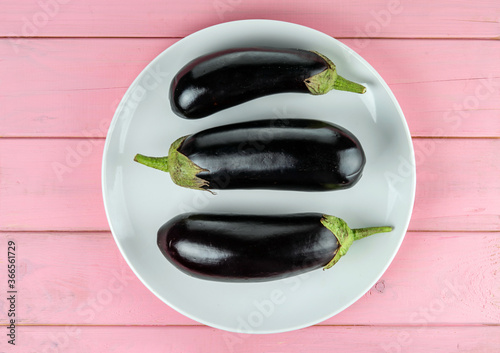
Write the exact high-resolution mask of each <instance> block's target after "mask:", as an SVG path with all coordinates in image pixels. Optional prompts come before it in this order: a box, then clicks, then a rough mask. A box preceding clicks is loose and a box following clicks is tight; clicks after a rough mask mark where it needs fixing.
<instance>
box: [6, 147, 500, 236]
mask: <svg viewBox="0 0 500 353" xmlns="http://www.w3.org/2000/svg"><path fill="white" fill-rule="evenodd" d="M103 145H104V141H103V140H102V139H0V170H1V171H2V176H1V179H0V230H35V231H36V230H65V231H78V230H108V229H109V226H108V223H107V220H106V216H105V212H104V206H103V201H102V195H101V159H102V150H103ZM414 148H415V155H416V167H417V180H418V186H417V191H416V201H415V207H414V212H413V215H412V220H411V223H410V229H411V230H420V231H428V230H438V231H441V230H445V231H454V230H457V231H464V230H469V231H476V230H478V231H498V230H500V188H499V186H498V175H500V170H499V169H500V155H499V154H498V153H497V151H498V150H499V148H500V139H415V140H414ZM402 168H404V166H402ZM167 182H170V181H169V180H168V179H167Z"/></svg>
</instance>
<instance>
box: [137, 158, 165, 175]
mask: <svg viewBox="0 0 500 353" xmlns="http://www.w3.org/2000/svg"><path fill="white" fill-rule="evenodd" d="M134 161H136V162H138V163H141V164H144V165H145V166H147V167H151V168H155V169H158V170H161V171H163V172H167V173H168V172H169V170H168V157H148V156H145V155H143V154H140V153H138V154H136V155H135V158H134Z"/></svg>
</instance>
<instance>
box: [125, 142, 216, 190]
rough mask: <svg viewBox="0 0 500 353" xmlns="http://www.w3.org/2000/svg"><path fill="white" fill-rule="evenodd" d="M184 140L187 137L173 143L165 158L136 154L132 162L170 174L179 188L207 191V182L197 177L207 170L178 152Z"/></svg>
mask: <svg viewBox="0 0 500 353" xmlns="http://www.w3.org/2000/svg"><path fill="white" fill-rule="evenodd" d="M186 138H187V136H184V137H181V138H179V139H177V140H176V141H174V143H172V145H171V146H170V149H169V150H168V156H166V157H148V156H144V155H142V154H137V155H136V156H135V158H134V161H136V162H138V163H141V164H144V165H145V166H148V167H151V168H155V169H158V170H161V171H163V172H167V173H170V177H171V178H172V181H173V182H174V183H175V184H177V185H179V186H182V187H185V188H190V189H196V190H208V186H209V183H208V181H207V180H205V179H202V178H200V177H198V176H197V175H198V174H199V173H201V172H207V170H206V169H203V168H201V167H200V166H198V165H197V164H195V163H193V161H191V160H190V159H189V158H188V157H186V156H185V155H183V154H182V153H180V152H179V151H178V149H179V147H180V146H181V145H182V143H183V142H184V140H185V139H186ZM208 191H210V190H208Z"/></svg>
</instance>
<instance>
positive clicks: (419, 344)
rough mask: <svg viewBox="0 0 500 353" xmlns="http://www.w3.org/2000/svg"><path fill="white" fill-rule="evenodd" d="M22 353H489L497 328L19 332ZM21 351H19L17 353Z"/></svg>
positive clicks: (498, 337) (499, 333)
mask: <svg viewBox="0 0 500 353" xmlns="http://www.w3.org/2000/svg"><path fill="white" fill-rule="evenodd" d="M19 331H20V335H21V337H23V345H22V347H23V348H24V349H26V350H25V352H40V353H54V352H65V353H66V352H67V353H80V352H86V353H94V352H95V353H97V352H109V353H112V352H120V353H127V352H138V351H143V352H151V353H155V352H162V353H171V352H172V353H173V352H185V353H195V352H207V351H213V352H221V353H233V352H242V353H250V352H273V353H279V352H319V353H323V352H324V353H330V352H332V350H334V351H335V352H350V353H396V352H407V353H417V352H429V353H437V352H457V353H489V352H496V351H497V350H498V347H499V346H500V327H495V326H490V327H432V326H431V327H424V328H415V327H363V326H354V327H353V326H351V327H349V326H348V327H343V326H340V327H311V328H307V329H303V330H300V331H297V332H287V333H280V334H270V335H245V334H235V333H229V332H223V331H219V330H216V329H212V328H207V327H199V326H195V327H161V326H159V327H85V326H84V327H79V326H65V327H58V326H52V327H51V326H34V327H33V326H28V327H21V328H20V330H19ZM19 348H20V347H19Z"/></svg>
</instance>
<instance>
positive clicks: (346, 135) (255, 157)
mask: <svg viewBox="0 0 500 353" xmlns="http://www.w3.org/2000/svg"><path fill="white" fill-rule="evenodd" d="M178 151H179V152H180V153H182V154H183V155H185V156H187V157H188V158H189V159H190V160H191V161H192V162H194V163H195V164H196V165H198V166H199V167H201V168H203V169H204V170H205V171H202V172H201V173H198V174H197V176H198V177H199V178H201V179H203V180H206V181H207V182H208V185H207V186H206V187H205V188H206V189H209V190H211V189H273V190H294V191H330V190H341V189H347V188H350V187H352V186H353V185H354V184H356V183H357V182H358V180H360V178H361V176H362V173H363V168H364V165H365V162H366V159H365V154H364V151H363V149H362V147H361V144H360V142H359V141H358V140H357V139H356V137H355V136H354V135H353V134H351V133H350V132H349V131H347V130H345V129H343V128H341V127H339V126H337V125H333V124H330V123H326V122H324V121H319V120H308V119H290V120H272V119H271V120H257V121H248V122H243V123H237V124H230V125H225V126H219V127H215V128H211V129H208V130H204V131H202V132H199V133H196V134H194V135H191V136H189V137H187V138H186V139H185V140H184V142H183V143H182V145H181V146H180V147H179V149H178Z"/></svg>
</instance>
